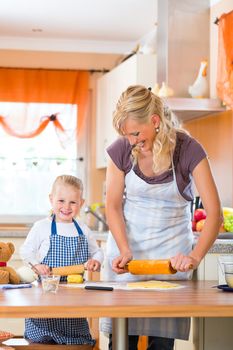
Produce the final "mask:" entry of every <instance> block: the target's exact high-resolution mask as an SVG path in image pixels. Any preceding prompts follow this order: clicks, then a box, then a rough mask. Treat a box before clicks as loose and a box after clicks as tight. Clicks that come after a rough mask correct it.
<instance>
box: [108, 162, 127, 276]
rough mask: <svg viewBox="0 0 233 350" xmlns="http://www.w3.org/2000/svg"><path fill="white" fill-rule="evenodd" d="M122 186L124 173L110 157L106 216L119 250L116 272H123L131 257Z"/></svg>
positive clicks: (114, 266) (115, 266) (115, 263)
mask: <svg viewBox="0 0 233 350" xmlns="http://www.w3.org/2000/svg"><path fill="white" fill-rule="evenodd" d="M124 187H125V174H124V172H123V171H121V170H119V169H118V168H117V166H116V165H115V164H114V163H113V161H112V160H111V159H110V160H109V163H108V167H107V175H106V217H107V222H108V226H109V229H110V231H111V233H112V235H113V237H114V239H115V241H116V244H117V246H118V248H119V251H120V256H119V257H117V258H116V259H114V261H113V270H114V271H115V272H117V273H123V272H125V270H124V266H125V264H126V263H127V262H129V261H130V260H131V259H132V252H131V250H130V247H129V244H128V241H127V237H126V226H125V221H124V216H123V208H122V206H123V194H124Z"/></svg>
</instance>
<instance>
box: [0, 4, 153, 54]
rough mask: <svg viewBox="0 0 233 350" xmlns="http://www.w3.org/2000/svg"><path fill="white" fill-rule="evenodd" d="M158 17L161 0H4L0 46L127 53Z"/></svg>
mask: <svg viewBox="0 0 233 350" xmlns="http://www.w3.org/2000/svg"><path fill="white" fill-rule="evenodd" d="M156 18H157V0H7V1H4V0H3V1H1V2H0V49H6V50H8V49H14V50H15V49H17V50H35V51H67V52H97V53H117V54H126V53H129V52H131V51H132V50H133V49H134V48H135V46H136V45H137V44H138V43H140V40H141V39H142V38H143V37H144V36H145V35H146V34H148V33H149V32H150V31H152V30H153V29H154V28H155V23H156Z"/></svg>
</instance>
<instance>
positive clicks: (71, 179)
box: [52, 175, 83, 194]
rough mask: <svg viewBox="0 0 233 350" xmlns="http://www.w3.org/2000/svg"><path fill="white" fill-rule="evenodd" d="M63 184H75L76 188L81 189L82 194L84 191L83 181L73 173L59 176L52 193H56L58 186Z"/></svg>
mask: <svg viewBox="0 0 233 350" xmlns="http://www.w3.org/2000/svg"><path fill="white" fill-rule="evenodd" d="M61 184H63V185H69V186H73V187H74V188H75V189H76V190H79V191H81V194H82V193H83V183H82V181H81V180H80V179H78V178H77V177H76V176H73V175H60V176H58V177H57V178H56V179H55V181H54V183H53V186H52V193H54V192H55V191H56V187H57V186H59V185H61Z"/></svg>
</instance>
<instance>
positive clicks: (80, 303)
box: [0, 281, 233, 318]
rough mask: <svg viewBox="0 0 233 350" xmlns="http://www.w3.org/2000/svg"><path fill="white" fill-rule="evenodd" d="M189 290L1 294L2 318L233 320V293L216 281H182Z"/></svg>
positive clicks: (34, 290) (37, 290)
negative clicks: (218, 285)
mask: <svg viewBox="0 0 233 350" xmlns="http://www.w3.org/2000/svg"><path fill="white" fill-rule="evenodd" d="M179 283H180V284H182V285H184V286H185V288H181V289H177V290H165V291H148V290H146V291H141V290H140V291H139V290H132V291H131V290H130V291H128V290H114V291H112V292H109V291H107V292H106V291H93V290H91V291H90V290H84V289H80V288H77V289H75V288H64V287H62V286H60V287H59V290H58V293H57V294H52V293H51V294H50V293H43V291H42V290H41V287H40V286H39V287H34V286H33V287H32V288H24V289H13V290H1V291H0V317H1V318H3V317H7V318H24V317H67V315H69V317H97V318H98V317H102V316H107V317H112V318H118V317H125V318H127V317H161V316H163V317H173V316H175V317H186V316H190V317H233V293H230V292H224V291H222V290H219V289H217V288H212V286H213V285H216V284H217V283H216V281H179Z"/></svg>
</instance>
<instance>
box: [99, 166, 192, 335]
mask: <svg viewBox="0 0 233 350" xmlns="http://www.w3.org/2000/svg"><path fill="white" fill-rule="evenodd" d="M172 168H173V180H172V181H171V182H169V183H162V184H148V183H147V182H145V181H144V180H143V179H141V178H140V177H138V176H137V175H136V174H135V172H134V171H133V169H131V171H130V172H129V173H128V174H127V175H126V177H125V187H126V198H125V202H124V208H123V211H124V218H125V222H126V231H127V238H128V242H129V245H130V248H131V250H132V252H133V258H134V259H166V258H170V257H172V256H174V255H176V254H177V253H179V252H180V253H183V254H189V253H190V251H191V250H192V243H193V233H192V229H191V213H190V204H189V202H188V201H186V200H185V199H184V198H183V197H182V196H181V194H180V193H179V190H178V187H177V183H176V176H175V170H174V165H173V164H172ZM117 256H119V250H118V247H117V245H116V242H115V240H114V238H113V236H112V235H111V234H109V237H108V241H107V248H106V259H105V264H104V280H106V281H116V282H120V281H138V280H150V279H156V280H186V279H191V277H192V272H187V273H186V272H182V273H181V272H177V273H176V274H174V275H140V276H139V275H137V276H136V275H131V274H129V273H126V274H121V275H117V274H116V273H114V272H113V271H112V261H113V259H114V258H115V257H117ZM155 298H156V292H155ZM189 329H190V319H189V318H140V319H139V318H138V319H137V318H133V319H129V335H147V336H160V337H166V338H178V339H188V336H189ZM101 330H102V331H103V332H107V333H111V332H112V330H111V320H110V319H106V318H104V319H102V320H101Z"/></svg>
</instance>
